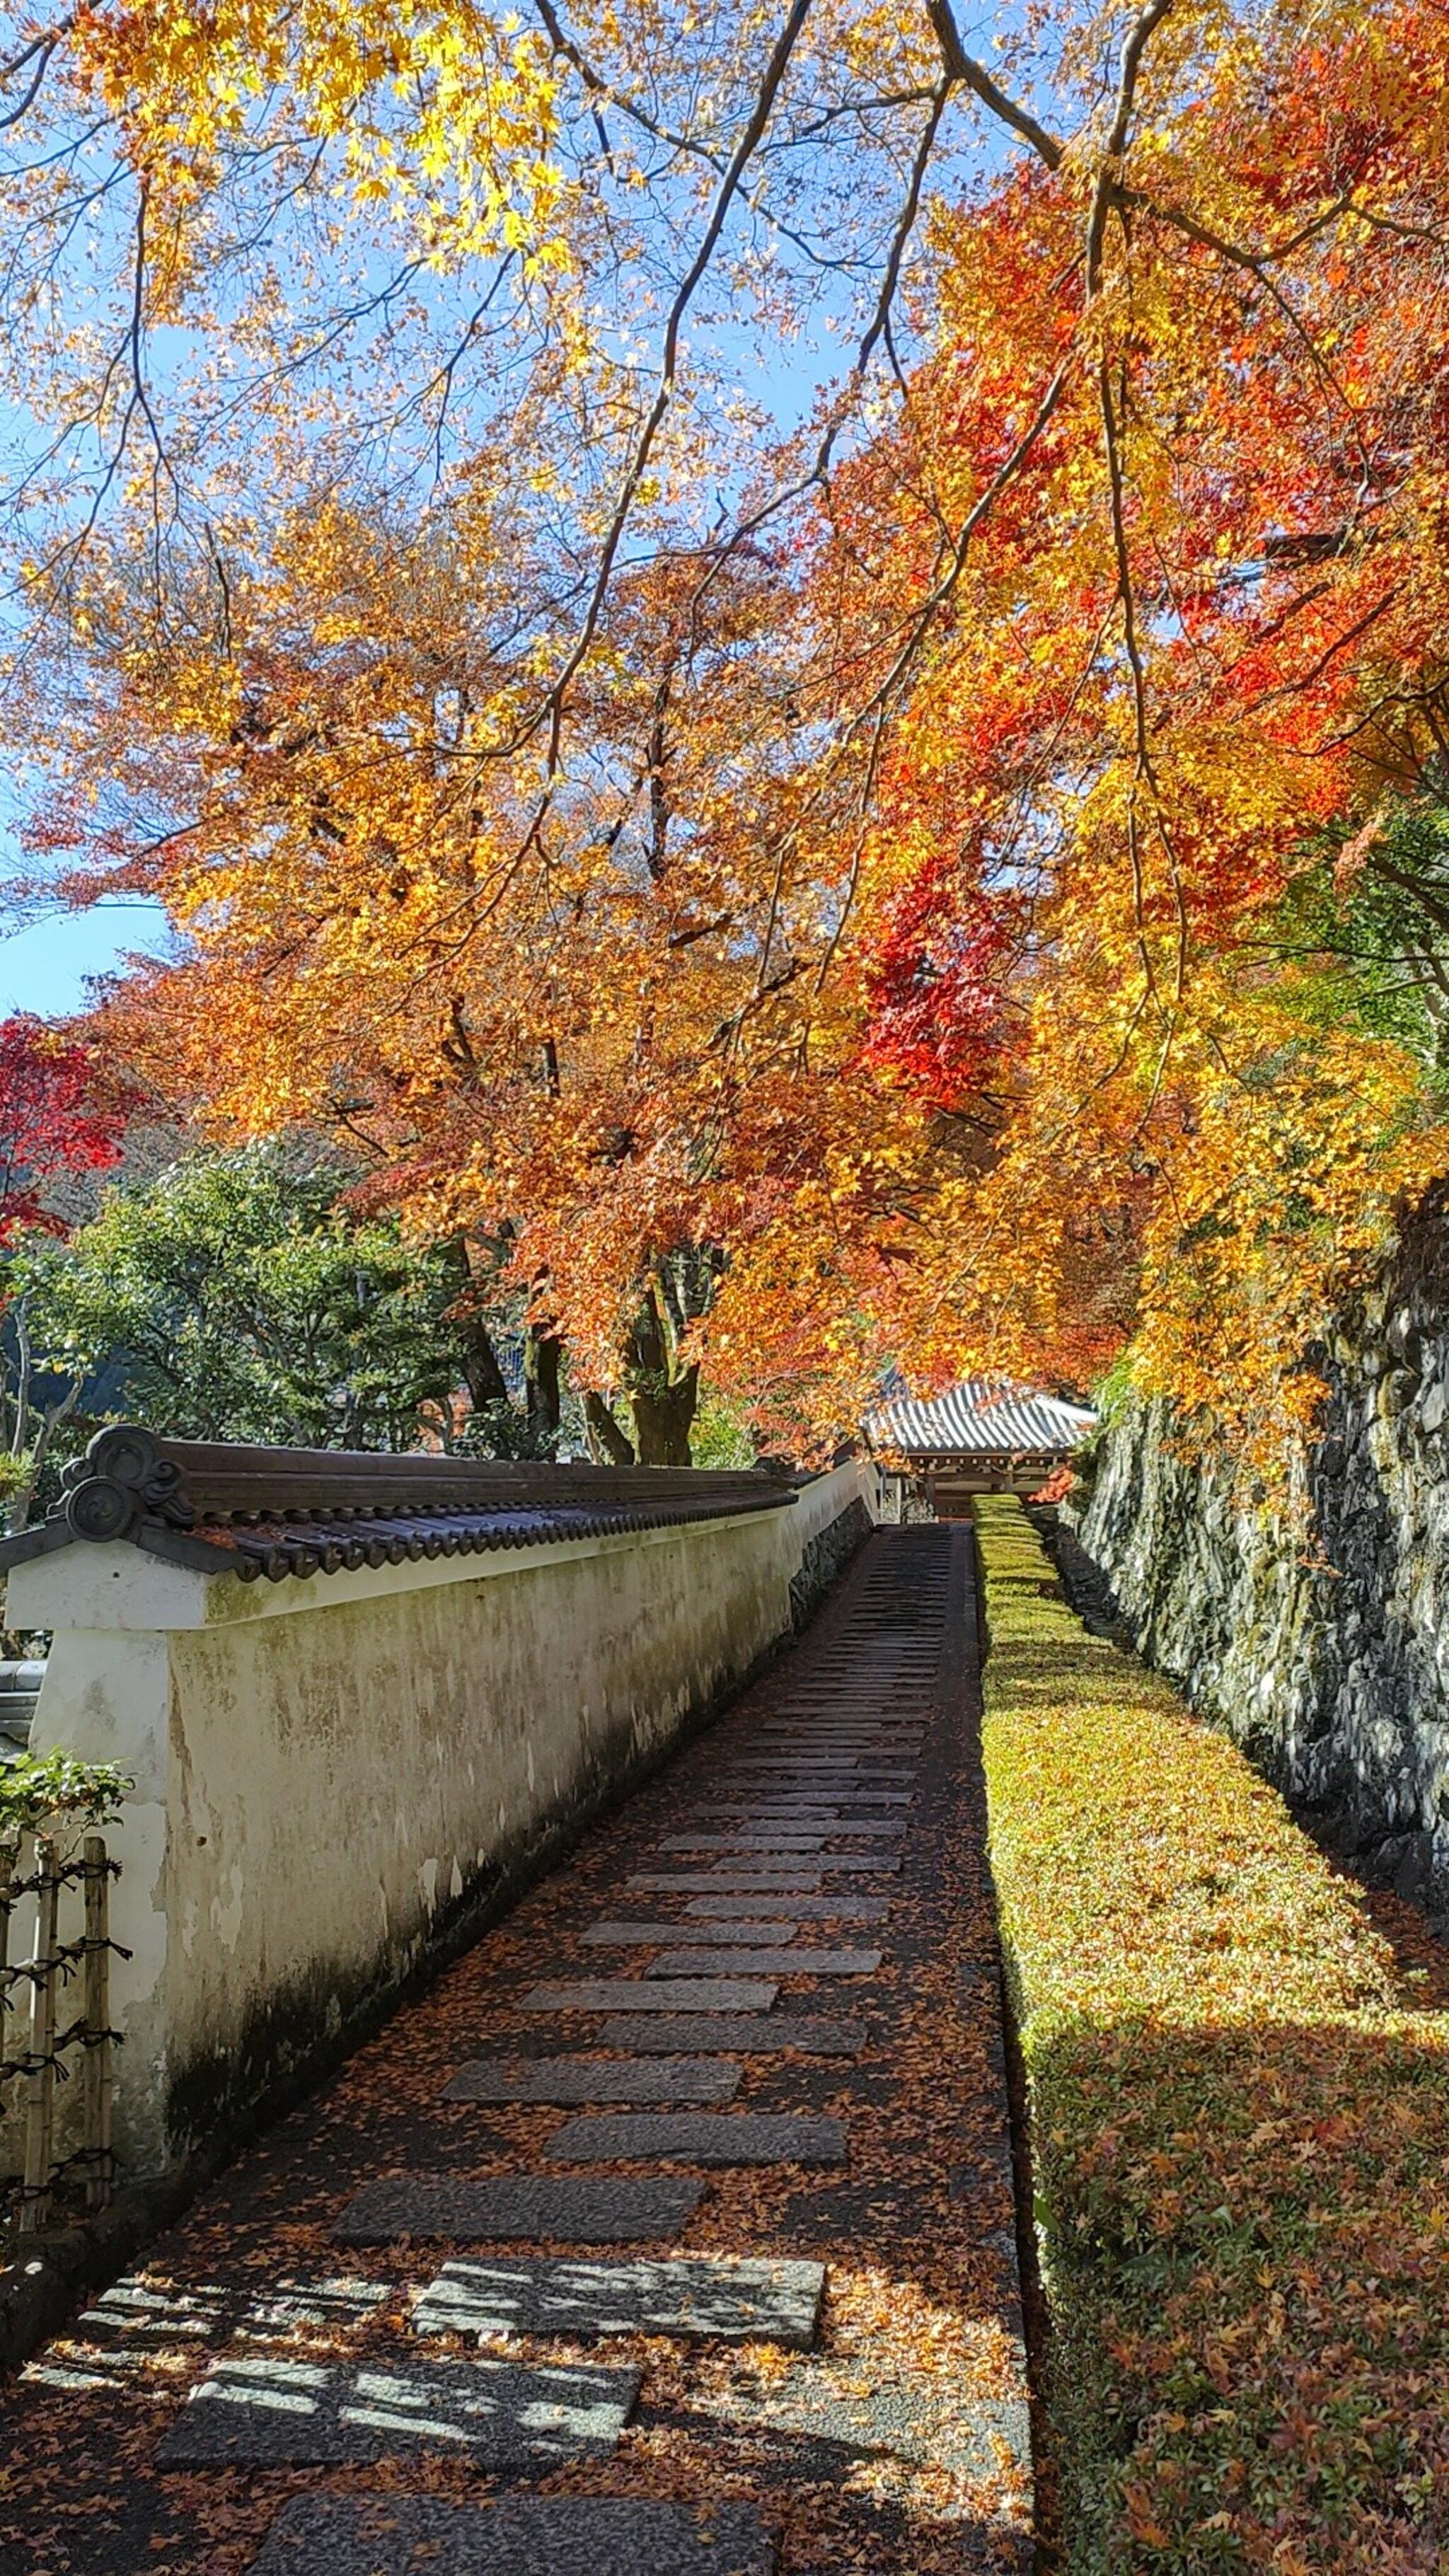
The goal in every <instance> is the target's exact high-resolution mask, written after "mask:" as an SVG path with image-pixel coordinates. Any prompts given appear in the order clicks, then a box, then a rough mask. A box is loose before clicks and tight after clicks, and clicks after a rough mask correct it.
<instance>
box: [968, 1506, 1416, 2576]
mask: <svg viewBox="0 0 1449 2576" xmlns="http://www.w3.org/2000/svg"><path fill="white" fill-rule="evenodd" d="M978 1531H979V1541H980V1548H981V1557H982V1564H983V1568H984V1575H985V1584H986V1600H987V1617H988V1623H989V1630H990V1653H989V1658H988V1662H987V1667H986V1720H985V1757H986V1769H987V1782H988V1789H989V1795H990V1806H991V1847H992V1858H993V1866H994V1870H995V1876H996V1883H997V1889H998V1894H999V1901H1000V1907H1001V1917H1002V1933H1003V1940H1004V1945H1005V1952H1006V1959H1007V1969H1008V1977H1009V1982H1010V1985H1011V1989H1012V1994H1013V2000H1014V2006H1015V2012H1016V2017H1017V2023H1018V2030H1019V2037H1020V2044H1021V2051H1022V2058H1023V2063H1024V2068H1025V2074H1026V2080H1027V2086H1028V2098H1029V2105H1030V2121H1031V2139H1032V2155H1033V2167H1034V2189H1035V2195H1036V2218H1037V2228H1038V2242H1039V2246H1040V2251H1041V2259H1042V2268H1043V2276H1044V2282H1045V2286H1046V2291H1047V2298H1048V2302H1049V2308H1050V2317H1051V2330H1050V2337H1049V2351H1048V2355H1047V2360H1046V2377H1047V2386H1046V2399H1047V2411H1048V2418H1049V2424H1050V2438H1051V2443H1052V2447H1053V2450H1054V2453H1055V2462H1054V2465H1055V2469H1056V2474H1057V2478H1058V2480H1059V2483H1060V2491H1061V2523H1062V2530H1061V2536H1060V2558H1061V2564H1062V2566H1063V2567H1064V2568H1066V2569H1069V2570H1070V2571H1072V2576H1099V2571H1107V2570H1111V2571H1113V2576H1122V2571H1135V2570H1142V2571H1147V2570H1153V2571H1163V2576H1166V2571H1179V2570H1180V2571H1184V2572H1185V2571H1189V2570H1191V2571H1193V2576H1196V2571H1199V2570H1203V2571H1207V2570H1218V2569H1249V2568H1252V2569H1258V2568H1262V2569H1267V2570H1272V2571H1275V2572H1276V2576H1327V2572H1328V2571H1333V2576H1360V2571H1364V2576H1366V2571H1368V2570H1370V2569H1372V2570H1373V2571H1375V2576H1430V2571H1436V2576H1442V2571H1444V2570H1445V2569H1446V2568H1449V2011H1446V2010H1445V2009H1444V2004H1445V2000H1446V1989H1445V1985H1444V1983H1443V1982H1442V1981H1438V1980H1436V1978H1435V1975H1434V1971H1433V1968H1432V1966H1425V1965H1424V1964H1422V1962H1423V1961H1424V1959H1425V1958H1426V1957H1432V1952H1431V1950H1430V1948H1429V1945H1427V1944H1424V1945H1421V1946H1419V1947H1418V1949H1417V1951H1416V1949H1415V1945H1414V1944H1413V1942H1412V1941H1406V1942H1403V1943H1399V1942H1396V1941H1395V1940H1393V1939H1391V1938H1389V1937H1386V1935H1385V1932H1384V1930H1383V1928H1382V1927H1381V1925H1379V1924H1378V1923H1376V1922H1375V1920H1374V1918H1373V1916H1372V1915H1371V1913H1370V1911H1369V1907H1368V1901H1367V1900H1366V1898H1365V1896H1364V1894H1363V1891H1362V1890H1360V1889H1359V1888H1358V1887H1357V1886H1356V1885H1355V1884H1354V1883H1353V1882H1352V1881H1351V1880H1349V1879H1347V1878H1346V1877H1344V1876H1343V1875H1341V1874H1339V1873H1337V1872H1335V1871H1334V1869H1333V1868H1332V1867H1331V1865H1330V1864H1329V1863H1328V1861H1326V1860H1325V1859H1324V1858H1323V1857H1322V1855H1321V1854H1320V1853H1319V1852H1318V1850H1317V1849H1316V1847H1315V1846H1314V1845H1313V1843H1312V1842H1311V1841H1310V1840H1309V1839H1308V1838H1307V1837H1306V1836H1305V1835H1304V1834H1303V1833H1302V1832H1301V1831H1300V1830H1299V1828H1298V1827H1297V1826H1296V1825H1295V1824H1294V1822H1293V1820H1292V1818H1291V1816H1290V1815H1289V1813H1288V1811H1287V1809H1286V1808H1285V1806H1284V1805H1283V1803H1282V1801H1281V1799H1280V1798H1279V1797H1278V1796H1277V1795H1276V1793H1275V1792H1274V1791H1273V1790H1272V1789H1271V1788H1270V1787H1268V1786H1267V1785H1266V1783H1265V1782H1264V1781H1262V1780H1261V1779H1260V1778H1259V1777H1258V1776H1257V1774H1256V1773H1255V1772H1254V1771H1253V1770H1252V1768H1251V1767H1250V1765H1249V1764H1248V1762H1247V1761H1246V1760H1245V1758H1244V1757H1243V1755H1242V1754H1241V1753H1239V1752H1238V1751H1237V1750H1236V1748H1235V1747H1234V1745H1233V1744H1232V1743H1231V1742H1230V1741H1229V1740H1228V1739H1227V1737H1226V1736H1225V1735H1223V1734H1221V1733H1218V1732H1216V1731H1214V1730H1213V1729H1212V1728H1210V1727H1209V1726H1207V1725H1205V1724H1203V1723H1201V1722H1199V1721H1198V1720H1197V1719H1195V1718H1194V1717H1193V1716H1192V1714H1191V1712H1190V1711H1189V1710H1188V1709H1187V1708H1186V1707H1185V1706H1184V1704H1183V1702H1182V1701H1181V1699H1180V1698H1179V1697H1178V1696H1177V1695H1176V1693H1175V1692H1174V1691H1172V1690H1171V1689H1170V1688H1169V1687H1168V1686H1167V1685H1166V1684H1165V1683H1164V1682H1162V1681H1161V1680H1159V1679H1158V1678H1157V1677H1156V1676H1155V1675H1153V1674H1151V1673H1149V1672H1148V1671H1147V1670H1146V1669H1145V1668H1144V1667H1143V1666H1141V1665H1140V1664H1139V1663H1138V1662H1137V1661H1136V1660H1135V1659H1134V1658H1132V1657H1130V1656H1128V1655H1124V1654H1123V1653H1121V1652H1120V1651H1119V1650H1118V1649H1117V1648H1116V1647H1114V1646H1112V1645H1110V1644H1108V1643H1107V1642H1106V1641H1105V1640H1103V1639H1099V1638H1094V1637H1092V1636H1090V1635H1089V1634H1088V1633H1087V1632H1086V1631H1085V1630H1084V1629H1083V1628H1082V1626H1081V1624H1080V1623H1079V1621H1078V1620H1077V1619H1076V1618H1075V1616H1074V1615H1073V1613H1072V1612H1071V1610H1070V1609H1069V1608H1068V1606H1067V1604H1066V1602H1065V1601H1064V1600H1063V1598H1062V1596H1061V1593H1060V1590H1059V1587H1058V1585H1057V1582H1056V1578H1055V1576H1054V1574H1053V1572H1052V1569H1051V1566H1050V1564H1049V1562H1048V1560H1047V1558H1046V1556H1045V1554H1044V1552H1043V1550H1042V1548H1041V1545H1040V1543H1039V1541H1038V1539H1037V1537H1036V1534H1035V1532H1034V1531H1033V1529H1032V1528H1031V1525H1030V1523H1029V1522H1028V1520H1027V1518H1026V1516H1025V1514H1024V1512H1023V1511H1022V1509H1021V1506H1020V1504H1019V1503H1016V1502H1014V1501H1010V1500H1005V1499H1002V1500H996V1499H992V1500H988V1501H984V1502H983V1503H982V1504H981V1505H980V1507H979V1514H978Z"/></svg>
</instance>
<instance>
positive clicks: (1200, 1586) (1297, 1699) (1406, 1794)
mask: <svg viewBox="0 0 1449 2576" xmlns="http://www.w3.org/2000/svg"><path fill="white" fill-rule="evenodd" d="M1319 1366H1320V1368H1321V1370H1322V1374H1323V1375H1324V1377H1325V1379H1326V1380H1327V1383H1328V1387H1329V1396H1328V1402H1327V1405H1326V1407H1325V1412H1324V1419H1323V1436H1322V1438H1321V1439H1320V1441H1319V1443H1318V1445H1317V1447H1316V1448H1315V1449H1314V1450H1313V1452H1312V1453H1311V1456H1310V1458H1309V1459H1308V1461H1307V1464H1306V1467H1305V1469H1304V1477H1305V1481H1306V1488H1307V1492H1306V1500H1307V1506H1308V1508H1307V1513H1306V1520H1300V1521H1299V1522H1298V1523H1297V1524H1296V1525H1294V1524H1291V1523H1290V1522H1289V1520H1288V1519H1287V1517H1286V1516H1284V1517H1282V1518H1278V1519H1275V1518H1273V1517H1271V1516H1269V1515H1267V1514H1266V1513H1263V1512H1255V1511H1253V1510H1252V1509H1251V1508H1248V1507H1245V1506H1244V1505H1243V1504H1242V1503H1241V1500H1240V1499H1238V1500H1235V1496H1234V1490H1233V1477H1232V1472H1231V1468H1230V1465H1229V1463H1228V1461H1227V1460H1226V1459H1224V1460H1223V1462H1222V1463H1221V1464H1220V1465H1218V1464H1215V1463H1214V1462H1213V1461H1211V1460H1209V1461H1208V1462H1207V1463H1206V1464H1204V1462H1203V1461H1202V1460H1201V1459H1199V1458H1197V1457H1194V1458H1192V1459H1191V1460H1188V1459H1185V1458H1184V1457H1183V1456H1182V1455H1181V1454H1180V1451H1176V1450H1175V1448H1174V1442H1173V1437H1172V1429H1173V1426H1172V1423H1171V1420H1170V1418H1169V1416H1168V1414H1167V1412H1166V1409H1165V1408H1164V1407H1163V1406H1162V1405H1160V1404H1153V1405H1137V1406H1133V1407H1129V1408H1128V1409H1127V1410H1126V1411H1125V1412H1124V1413H1123V1414H1121V1415H1120V1416H1118V1417H1117V1418H1116V1419H1114V1420H1113V1421H1112V1422H1111V1423H1110V1425H1109V1427H1108V1429H1107V1431H1106V1433H1105V1435H1104V1436H1103V1437H1102V1438H1101V1440H1100V1443H1099V1447H1098V1452H1097V1456H1096V1459H1095V1461H1094V1463H1093V1466H1092V1467H1091V1469H1090V1470H1089V1472H1088V1474H1087V1476H1086V1478H1085V1479H1084V1481H1083V1483H1082V1485H1081V1486H1080V1487H1079V1489H1078V1491H1077V1492H1076V1493H1075V1494H1074V1495H1073V1496H1072V1497H1071V1500H1070V1503H1069V1505H1068V1506H1067V1507H1066V1508H1065V1510H1064V1512H1063V1519H1064V1521H1065V1523H1066V1525H1067V1528H1068V1530H1069V1531H1070V1532H1071V1533H1072V1535H1073V1536H1074V1537H1075V1539H1076V1540H1077V1541H1078V1542H1079V1544H1080V1546H1081V1548H1082V1549H1083V1550H1084V1551H1085V1552H1086V1555H1087V1557H1088V1558H1089V1559H1091V1560H1092V1561H1093V1562H1094V1564H1095V1565H1096V1566H1097V1567H1100V1568H1101V1570H1102V1572H1103V1573H1104V1574H1105V1575H1106V1577H1107V1579H1108V1581H1109V1582H1110V1584H1111V1587H1112V1590H1113V1593H1114V1594H1115V1598H1116V1605H1117V1608H1118V1611H1119V1612H1120V1615H1121V1618H1122V1620H1123V1622H1124V1623H1125V1625H1126V1626H1127V1628H1128V1630H1129V1631H1130V1633H1131V1635H1132V1637H1133V1639H1134V1640H1135V1642H1136V1644H1137V1646H1138V1648H1139V1650H1140V1652H1141V1653H1142V1654H1144V1655H1145V1656H1146V1657H1147V1659H1148V1660H1149V1661H1150V1662H1152V1663H1153V1664H1155V1665H1157V1666H1158V1667H1159V1668H1160V1669H1161V1670H1162V1671H1163V1672H1165V1673H1167V1674H1169V1675H1170V1676H1171V1677H1172V1679H1173V1680H1174V1681H1176V1682H1178V1683H1179V1684H1180V1685H1181V1686H1182V1687H1183V1689H1184V1690H1185V1691H1186V1693H1187V1695H1188V1696H1189V1697H1190V1699H1191V1700H1192V1701H1193V1703H1194V1705H1195V1706H1197V1707H1199V1708H1200V1709H1202V1711H1203V1712H1204V1714H1205V1715H1208V1716H1211V1717H1212V1718H1214V1719H1215V1720H1217V1721H1218V1722H1219V1723H1221V1724H1222V1725H1224V1726H1225V1727H1227V1728H1228V1730H1229V1731H1230V1732H1231V1733H1232V1735H1233V1736H1234V1737H1235V1738H1236V1739H1237V1741H1238V1742H1239V1743H1240V1744H1241V1745H1242V1746H1243V1748H1244V1750H1245V1751H1246V1752H1247V1753H1248V1754H1250V1755H1251V1757H1252V1759H1253V1760H1254V1761H1255V1762H1256V1763H1257V1764H1258V1766H1259V1768H1260V1769H1262V1770H1263V1771H1265V1772H1266V1773H1267V1774H1268V1775H1269V1777H1270V1778H1272V1779H1273V1780H1274V1781H1275V1782H1276V1783H1277V1784H1278V1786H1279V1787H1280V1788H1281V1789H1282V1790H1283V1791H1284V1792H1285V1794H1286V1795H1287V1796H1288V1797H1289V1798H1290V1799H1291V1800H1292V1802H1293V1803H1294V1804H1295V1806H1297V1807H1299V1808H1300V1809H1304V1810H1307V1811H1309V1813H1310V1815H1312V1816H1313V1817H1314V1818H1315V1819H1316V1822H1317V1826H1318V1830H1319V1831H1320V1833H1321V1835H1322V1836H1323V1837H1324V1838H1325V1839H1326V1840H1328V1841H1329V1842H1330V1843H1332V1844H1333V1845H1334V1846H1335V1847H1336V1848H1337V1849H1339V1850H1341V1851H1343V1852H1345V1853H1347V1854H1353V1855H1355V1856H1356V1858H1357V1861H1358V1863H1359V1865H1360V1866H1364V1867H1366V1868H1367V1869H1368V1870H1369V1872H1370V1873H1371V1874H1372V1875H1373V1876H1375V1877H1377V1878H1380V1879H1382V1880H1384V1881H1385V1882H1388V1883H1391V1884H1392V1885H1394V1886H1395V1887H1396V1888H1397V1890H1398V1892H1399V1893H1400V1895H1403V1896H1407V1897H1412V1898H1416V1899H1418V1900H1420V1901H1424V1902H1427V1903H1429V1904H1430V1905H1432V1906H1434V1907H1436V1908H1445V1907H1449V1215H1446V1213H1445V1209H1444V1206H1443V1203H1442V1202H1441V1204H1440V1205H1439V1206H1438V1207H1437V1208H1435V1209H1432V1210H1431V1211H1430V1212H1429V1213H1427V1214H1426V1215H1425V1217H1424V1218H1423V1219H1422V1220H1421V1221H1420V1223H1419V1224H1418V1226H1417V1227H1416V1229H1415V1231H1414V1233H1413V1234H1412V1235H1411V1236H1410V1237H1409V1238H1408V1240H1407V1241H1406V1243H1405V1246H1404V1249H1403V1252H1402V1254H1401V1256H1400V1258H1399V1260H1398V1261H1397V1263H1396V1264H1395V1267H1394V1269H1393V1271H1392V1273H1391V1274H1389V1275H1388V1276H1387V1277H1386V1278H1385V1280H1384V1282H1383V1283H1382V1285H1381V1287H1380V1288H1379V1289H1377V1290H1376V1291H1375V1292H1373V1293H1372V1294H1371V1295H1369V1296H1367V1297H1365V1298H1364V1299H1363V1300H1362V1301H1361V1303H1360V1304H1359V1306H1358V1307H1357V1308H1356V1310H1355V1311H1354V1312H1353V1313H1351V1314H1348V1315H1345V1316H1344V1317H1343V1318H1342V1319H1341V1322H1340V1326H1339V1329H1338V1331H1337V1332H1336V1333H1335V1336H1334V1339H1333V1342H1332V1346H1331V1348H1330V1349H1329V1350H1328V1351H1327V1352H1326V1353H1324V1354H1322V1355H1320V1356H1319ZM1300 1499H1301V1496H1300ZM1070 1553H1071V1550H1070V1540H1069V1541H1068V1545H1067V1554H1068V1556H1070ZM1064 1571H1065V1572H1066V1573H1067V1575H1068V1582H1069V1588H1070V1583H1071V1568H1070V1564H1068V1565H1067V1566H1065V1567H1064Z"/></svg>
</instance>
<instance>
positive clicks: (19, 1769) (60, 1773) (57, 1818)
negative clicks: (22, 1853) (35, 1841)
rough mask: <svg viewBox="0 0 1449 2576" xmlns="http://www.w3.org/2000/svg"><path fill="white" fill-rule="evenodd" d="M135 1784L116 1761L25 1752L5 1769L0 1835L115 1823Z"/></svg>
mask: <svg viewBox="0 0 1449 2576" xmlns="http://www.w3.org/2000/svg"><path fill="white" fill-rule="evenodd" d="M134 1785H135V1784H134V1782H133V1781H130V1780H128V1779H127V1778H126V1776H125V1773H124V1772H123V1771H122V1770H120V1769H119V1767H118V1766H117V1764H116V1763H114V1762H78V1761H77V1760H76V1758H75V1756H74V1755H73V1754H70V1753H61V1752H59V1751H57V1752H53V1753H23V1754H22V1755H21V1757H20V1759H19V1761H18V1762H10V1763H7V1764H6V1765H5V1766H4V1767H3V1769H0V1833H53V1832H57V1831H64V1830H65V1829H66V1828H67V1827H70V1828H76V1827H89V1828H91V1829H92V1830H94V1829H95V1827H96V1826H98V1825H105V1824H109V1823H111V1821H112V1820H113V1818H114V1817H115V1816H117V1815H118V1814H119V1812H120V1807H121V1801H122V1799H123V1798H124V1797H125V1794H126V1792H127V1790H128V1789H130V1788H132V1787H134Z"/></svg>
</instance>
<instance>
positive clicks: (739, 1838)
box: [663, 1816, 905, 1868]
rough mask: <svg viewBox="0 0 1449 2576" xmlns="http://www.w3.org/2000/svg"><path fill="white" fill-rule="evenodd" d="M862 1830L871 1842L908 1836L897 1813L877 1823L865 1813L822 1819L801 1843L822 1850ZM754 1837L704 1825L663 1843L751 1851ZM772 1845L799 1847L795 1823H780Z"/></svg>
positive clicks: (668, 1847)
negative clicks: (717, 1831) (714, 1830)
mask: <svg viewBox="0 0 1449 2576" xmlns="http://www.w3.org/2000/svg"><path fill="white" fill-rule="evenodd" d="M861 1834H864V1837H869V1839H871V1842H900V1839H902V1837H905V1824H902V1821H900V1819H895V1816H890V1819H884V1821H877V1824H871V1821H869V1819H864V1816H851V1819H848V1821H841V1824H828V1821H820V1829H817V1832H812V1834H810V1839H807V1842H804V1839H799V1847H802V1850H810V1852H820V1850H822V1844H825V1842H841V1837H861ZM755 1839H758V1837H750V1832H743V1834H712V1832H709V1829H704V1832H699V1834H670V1839H668V1842H665V1844H663V1850H665V1852H748V1850H753V1844H755ZM771 1847H773V1850H784V1852H792V1850H794V1847H797V1834H794V1829H792V1826H781V1829H779V1837H776V1842H773V1844H771ZM820 1868H825V1862H820Z"/></svg>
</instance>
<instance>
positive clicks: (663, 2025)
mask: <svg viewBox="0 0 1449 2576" xmlns="http://www.w3.org/2000/svg"><path fill="white" fill-rule="evenodd" d="M604 2040H605V2043H606V2045H607V2046H608V2047H610V2048H630V2049H638V2050H640V2051H641V2052H642V2051H644V2050H646V2049H653V2048H657V2049H660V2050H661V2051H663V2050H668V2049H681V2050H682V2049H689V2048H699V2049H716V2048H729V2049H737V2050H738V2051H739V2052H740V2054H741V2055H742V2056H744V2057H773V2056H776V2055H777V2054H779V2053H781V2052H782V2051H784V2050H785V2049H788V2048H798V2049H799V2050H800V2052H801V2054H802V2055H803V2056H806V2057H858V2056H859V2055H860V2052H861V2050H862V2049H863V2048H864V2046H865V2024H864V2022H860V2021H851V2020H849V2019H842V2020H840V2021H825V2020H823V2019H817V2018H816V2017H815V2016H814V2015H813V2014H809V2013H768V2014H764V2015H762V2016H761V2017H760V2019H759V2020H755V2019H753V2018H751V2017H749V2016H747V2015H745V2014H732V2013H703V2012H702V2013H678V2014H676V2015H675V2016H674V2018H673V2019H672V2020H669V2021H653V2022H651V2021H645V2020H643V2019H642V2018H641V2019H639V2020H636V2019H635V2018H634V2017H633V2015H632V2014H621V2015H620V2017H619V2019H618V2020H617V2021H610V2022H606V2023H605V2024H604ZM542 2232H543V2231H542V2230H540V2233H542Z"/></svg>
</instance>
